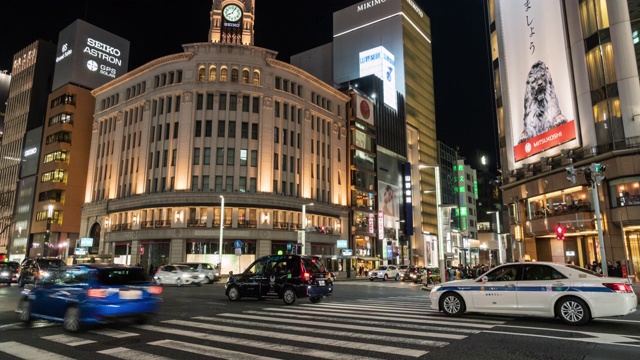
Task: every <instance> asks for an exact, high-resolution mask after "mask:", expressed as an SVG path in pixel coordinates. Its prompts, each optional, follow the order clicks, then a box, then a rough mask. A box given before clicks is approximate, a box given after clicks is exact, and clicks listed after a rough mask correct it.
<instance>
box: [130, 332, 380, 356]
mask: <svg viewBox="0 0 640 360" xmlns="http://www.w3.org/2000/svg"><path fill="white" fill-rule="evenodd" d="M136 328H138V329H143V330H148V331H155V332H160V333H165V334H172V335H179V336H186V337H191V338H196V339H198V340H210V341H216V342H221V343H227V344H232V345H238V338H237V337H230V336H221V335H214V334H207V333H202V332H196V331H189V330H181V329H173V328H165V327H161V326H155V325H137V326H136ZM332 341H333V340H332ZM313 343H316V341H315V339H314V341H313ZM246 344H247V346H251V347H254V348H258V349H263V350H267V351H276V352H284V353H289V354H294V355H295V356H296V357H299V358H307V357H308V358H320V359H331V360H334V359H343V358H344V353H337V352H331V351H324V350H316V349H311V348H308V347H305V346H291V345H284V344H278V343H273V342H266V341H259V340H250V341H247V342H246ZM358 359H359V360H374V359H376V360H377V358H370V357H359V358H358Z"/></svg>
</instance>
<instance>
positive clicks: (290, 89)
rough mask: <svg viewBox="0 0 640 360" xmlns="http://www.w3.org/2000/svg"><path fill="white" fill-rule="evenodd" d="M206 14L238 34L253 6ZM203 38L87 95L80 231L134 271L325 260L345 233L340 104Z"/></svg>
mask: <svg viewBox="0 0 640 360" xmlns="http://www.w3.org/2000/svg"><path fill="white" fill-rule="evenodd" d="M228 7H233V11H227V12H225V9H227V8H228ZM235 9H240V12H241V13H240V16H236V15H237V14H235V12H236V10H235ZM231 13H233V14H231ZM212 14H214V15H212V25H211V26H212V28H216V27H219V26H224V27H226V28H228V29H227V30H229V31H231V30H233V29H235V28H238V27H239V28H243V29H244V28H246V25H247V24H245V23H244V21H246V19H253V0H248V1H242V2H238V1H222V2H220V1H214V2H213V9H212ZM219 14H221V16H222V17H223V19H222V20H220V18H219V17H218V15H219ZM225 14H228V15H225ZM216 21H220V22H216ZM221 32H222V33H223V34H224V32H225V30H224V29H221ZM211 33H212V34H214V35H211V36H212V38H211V40H212V41H211V42H209V43H195V44H186V45H184V46H183V48H184V53H180V54H174V55H169V56H166V57H163V58H160V59H157V60H154V61H152V62H150V63H147V64H145V65H143V66H141V67H139V68H137V69H135V70H133V71H130V72H129V73H127V74H125V75H123V76H122V77H120V78H118V79H116V80H113V81H111V82H109V83H107V84H105V85H104V86H101V87H99V88H97V89H95V90H94V91H93V92H92V93H93V95H94V96H95V97H96V109H95V115H94V123H93V132H92V141H91V151H90V155H89V169H88V174H87V186H86V188H87V190H86V194H85V205H84V206H83V210H82V220H81V221H82V224H81V230H80V233H81V234H83V235H82V236H87V237H97V238H99V239H100V242H99V243H100V251H101V252H102V253H105V254H111V255H113V256H114V261H116V262H127V263H140V264H142V265H143V266H148V265H151V264H153V265H154V266H158V265H161V264H164V263H168V262H172V261H184V260H191V261H207V262H211V263H218V262H219V261H221V262H222V268H223V271H225V272H226V271H227V270H233V271H239V270H242V269H244V267H245V266H246V265H248V264H249V263H250V262H251V261H252V260H253V259H255V258H256V256H261V255H266V254H271V253H278V252H284V253H291V252H298V253H306V254H314V255H335V254H336V253H337V240H338V239H345V235H344V233H345V232H348V228H347V224H348V214H349V210H348V207H347V202H348V182H347V180H346V177H347V176H348V173H347V151H348V146H347V136H346V116H347V115H346V104H347V102H348V101H349V96H347V95H346V94H344V93H342V92H340V91H338V90H337V89H334V88H333V87H331V86H329V85H327V84H326V83H324V82H322V81H319V80H318V79H316V78H315V77H313V76H311V75H310V74H308V73H306V72H305V71H303V70H300V69H298V68H296V67H294V66H291V65H289V64H286V63H283V62H281V61H278V60H276V59H275V56H276V53H275V52H273V51H270V50H267V49H263V48H258V47H254V46H251V45H247V44H244V42H245V41H244V40H243V41H240V40H239V39H240V38H242V37H234V36H230V37H221V38H219V40H217V41H216V35H215V34H217V32H216V31H212V32H211ZM251 36H253V32H252V31H251ZM248 43H252V40H251V41H249V42H248ZM223 204H224V206H223ZM305 210H306V219H303V218H302V214H303V212H305ZM303 232H304V235H306V236H305V240H306V241H305V243H306V246H305V247H304V248H302V247H301V245H302V244H301V243H300V244H299V241H298V239H299V237H302V236H303V234H302V233H303ZM220 239H222V243H220ZM220 248H222V253H221V254H220V253H219V249H220ZM234 248H235V249H236V250H234ZM236 254H237V255H236ZM219 256H221V258H220V257H219Z"/></svg>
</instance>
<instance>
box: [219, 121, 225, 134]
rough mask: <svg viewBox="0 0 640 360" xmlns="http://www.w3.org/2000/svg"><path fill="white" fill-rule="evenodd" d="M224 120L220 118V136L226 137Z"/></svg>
mask: <svg viewBox="0 0 640 360" xmlns="http://www.w3.org/2000/svg"><path fill="white" fill-rule="evenodd" d="M224 124H225V122H224V120H218V137H224V133H225V126H224Z"/></svg>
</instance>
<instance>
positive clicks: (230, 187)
mask: <svg viewBox="0 0 640 360" xmlns="http://www.w3.org/2000/svg"><path fill="white" fill-rule="evenodd" d="M225 190H226V191H227V192H231V191H233V176H227V186H226V188H225ZM227 214H228V215H229V216H230V215H231V211H229V212H228V213H227Z"/></svg>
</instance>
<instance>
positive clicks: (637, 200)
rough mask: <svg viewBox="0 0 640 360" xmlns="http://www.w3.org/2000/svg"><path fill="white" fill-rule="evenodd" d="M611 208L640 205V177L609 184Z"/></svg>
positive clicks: (618, 180) (617, 180)
mask: <svg viewBox="0 0 640 360" xmlns="http://www.w3.org/2000/svg"><path fill="white" fill-rule="evenodd" d="M609 193H610V194H611V206H612V207H621V206H631V205H640V177H637V176H636V177H627V178H622V179H616V180H613V181H610V182H609Z"/></svg>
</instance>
